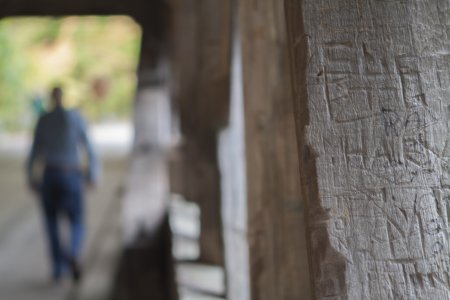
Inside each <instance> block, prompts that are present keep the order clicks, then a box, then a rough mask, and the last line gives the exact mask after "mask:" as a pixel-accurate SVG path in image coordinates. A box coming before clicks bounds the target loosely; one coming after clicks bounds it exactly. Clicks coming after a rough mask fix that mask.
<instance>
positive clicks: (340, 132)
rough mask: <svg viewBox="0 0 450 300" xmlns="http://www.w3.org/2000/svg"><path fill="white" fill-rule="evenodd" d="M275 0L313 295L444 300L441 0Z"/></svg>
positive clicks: (444, 25)
mask: <svg viewBox="0 0 450 300" xmlns="http://www.w3.org/2000/svg"><path fill="white" fill-rule="evenodd" d="M285 2H286V5H287V9H286V12H287V21H288V25H289V26H288V27H289V36H290V39H289V40H290V42H289V46H290V49H291V53H292V59H293V62H294V63H293V75H294V77H295V80H294V88H295V98H296V106H297V109H296V115H297V120H298V133H297V136H298V140H299V150H300V156H299V157H300V161H301V170H302V174H303V184H302V187H303V189H304V195H305V196H306V197H307V203H308V207H309V213H310V216H309V220H310V227H309V238H310V240H311V265H312V270H313V281H314V292H315V297H316V298H317V299H330V298H333V299H446V298H448V297H449V295H450V293H449V289H450V282H449V276H450V274H449V269H448V266H449V263H450V262H449V252H450V248H449V243H448V234H447V231H448V226H449V225H448V224H449V218H448V201H447V199H448V195H449V194H450V193H449V189H448V187H449V180H448V178H449V175H450V174H449V169H448V168H447V164H448V161H449V157H450V153H449V151H448V144H449V126H448V107H449V105H450V98H449V95H450V76H449V75H450V54H449V53H450V36H449V35H448V30H449V28H450V27H449V23H448V12H449V11H450V4H449V2H448V1H440V0H427V1H418V0H411V1H375V0H366V1H349V0H337V1H324V0H318V1H316V0H304V1H294V0H286V1H285Z"/></svg>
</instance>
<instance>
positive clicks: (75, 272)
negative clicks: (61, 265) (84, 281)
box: [69, 258, 82, 283]
mask: <svg viewBox="0 0 450 300" xmlns="http://www.w3.org/2000/svg"><path fill="white" fill-rule="evenodd" d="M69 265H70V271H71V272H72V279H73V282H74V283H79V282H80V281H81V277H82V271H81V266H80V263H79V262H78V261H77V260H76V259H74V258H70V259H69Z"/></svg>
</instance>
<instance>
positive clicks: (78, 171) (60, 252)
mask: <svg viewBox="0 0 450 300" xmlns="http://www.w3.org/2000/svg"><path fill="white" fill-rule="evenodd" d="M51 105H52V110H51V111H49V112H47V113H44V114H43V115H42V116H41V117H40V118H39V120H38V122H37V125H36V128H35V131H34V138H33V144H32V147H31V151H30V154H29V157H28V160H27V177H28V184H29V186H30V188H31V189H32V190H33V191H34V192H36V193H37V194H39V196H40V201H41V207H42V212H43V216H44V220H45V229H46V234H47V238H48V246H49V247H48V248H49V254H50V259H51V263H52V271H53V273H52V276H53V279H54V280H55V281H58V280H59V279H61V278H62V277H64V275H66V274H68V273H70V274H71V276H72V278H73V280H74V281H75V282H78V281H79V280H80V278H81V265H80V258H81V252H82V249H83V242H84V237H85V228H84V186H85V183H87V184H88V185H95V183H96V182H97V179H98V173H99V165H98V160H97V157H96V154H95V152H94V149H93V147H92V144H91V142H90V140H89V138H88V135H87V128H86V123H85V121H84V119H83V117H82V116H81V114H80V113H79V112H78V111H76V110H67V109H66V108H64V105H63V90H62V89H61V88H60V87H55V88H53V89H52V91H51ZM80 146H83V148H84V149H85V151H86V152H87V157H88V161H89V168H88V170H87V172H83V171H82V168H81V162H80V160H81V159H80V153H79V148H80ZM37 161H39V162H42V163H43V166H44V171H43V174H42V175H40V176H36V175H35V173H36V172H35V169H36V165H37V163H36V162H37ZM62 217H65V218H67V220H68V221H69V224H70V239H69V244H68V245H65V244H63V241H62V239H61V236H60V230H59V221H60V218H62Z"/></svg>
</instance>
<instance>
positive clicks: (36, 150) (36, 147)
mask: <svg viewBox="0 0 450 300" xmlns="http://www.w3.org/2000/svg"><path fill="white" fill-rule="evenodd" d="M41 149H42V117H40V118H39V120H38V122H37V124H36V128H35V130H34V134H33V142H32V145H31V149H30V153H29V154H28V159H27V162H26V173H27V174H26V175H27V180H28V185H29V186H30V188H31V189H32V190H34V191H38V182H37V180H36V179H35V178H34V177H33V167H34V163H35V161H36V158H37V157H38V156H39V155H40V154H41V152H42V151H41Z"/></svg>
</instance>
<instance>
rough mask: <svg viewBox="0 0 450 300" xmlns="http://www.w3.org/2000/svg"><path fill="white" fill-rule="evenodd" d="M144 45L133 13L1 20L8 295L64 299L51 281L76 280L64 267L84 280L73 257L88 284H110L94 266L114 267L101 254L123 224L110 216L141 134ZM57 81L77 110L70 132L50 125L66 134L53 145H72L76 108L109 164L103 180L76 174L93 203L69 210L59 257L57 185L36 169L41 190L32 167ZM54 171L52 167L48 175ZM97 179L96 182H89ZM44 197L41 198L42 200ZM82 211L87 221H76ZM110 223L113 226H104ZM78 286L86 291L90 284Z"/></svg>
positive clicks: (2, 249)
mask: <svg viewBox="0 0 450 300" xmlns="http://www.w3.org/2000/svg"><path fill="white" fill-rule="evenodd" d="M140 43H141V28H140V26H139V25H138V24H137V23H135V22H134V21H133V20H132V19H131V18H129V17H125V16H102V17H97V16H89V17H64V18H7V19H3V20H1V21H0V191H1V196H0V299H64V297H65V296H64V295H66V294H65V293H66V292H67V291H65V290H64V289H65V288H64V286H63V287H61V286H58V285H56V286H52V285H49V284H48V282H49V279H52V280H55V281H59V279H61V278H62V277H64V280H67V279H69V278H70V275H68V274H64V272H66V273H67V269H69V268H70V269H71V270H70V272H72V276H73V278H74V280H75V281H76V280H78V278H79V277H80V272H79V270H78V269H76V268H75V267H74V266H75V259H76V260H80V261H81V265H82V267H83V268H84V270H83V272H84V273H85V274H87V276H90V277H91V278H93V279H92V280H90V279H89V278H87V279H88V280H86V276H84V279H85V282H94V286H95V291H94V292H95V293H99V291H100V290H102V289H103V290H105V291H107V289H108V287H107V286H106V285H107V284H106V283H105V282H104V281H105V280H103V281H102V280H100V281H98V280H97V279H96V277H95V276H96V275H95V274H97V273H96V271H95V270H96V269H100V268H101V267H102V266H101V265H100V264H99V263H100V262H99V260H98V257H102V261H101V262H102V263H103V264H105V265H106V266H109V265H112V264H111V263H110V262H109V261H108V256H107V255H105V254H104V253H103V252H105V251H106V252H107V250H108V249H106V248H105V246H104V245H111V237H112V238H113V239H114V238H115V237H116V235H115V233H114V232H115V231H114V230H115V229H114V228H116V227H114V226H112V225H111V224H110V223H105V222H111V220H118V219H119V217H118V216H117V215H114V214H119V211H120V208H119V207H120V204H119V203H120V202H119V200H118V196H117V195H118V191H119V190H120V188H121V187H122V184H123V179H124V176H125V170H126V166H127V154H128V151H129V150H130V149H131V144H132V139H133V129H132V128H133V127H132V110H133V103H134V101H133V99H134V97H135V93H136V85H137V75H136V68H137V65H138V58H139V51H140ZM55 86H60V87H61V88H62V91H63V97H62V102H63V107H65V108H68V109H69V110H65V109H64V110H63V111H64V114H63V116H64V118H63V119H62V120H64V122H62V123H61V122H60V124H63V125H64V126H66V127H64V126H61V127H64V128H65V129H61V130H59V131H58V129H56V130H55V128H50V131H51V132H52V133H51V134H52V137H54V136H58V132H59V133H61V132H63V138H60V139H59V140H58V142H54V143H59V144H63V143H65V142H67V139H64V136H69V134H67V133H68V132H71V131H68V130H67V128H72V129H73V128H75V127H74V125H73V124H76V123H75V122H73V123H67V120H68V119H67V118H68V117H67V116H73V115H75V114H76V113H74V114H72V115H71V114H70V113H72V109H74V110H76V111H78V112H79V114H80V115H82V116H84V119H86V120H87V122H86V123H87V124H88V126H87V128H88V130H87V133H88V136H90V139H91V141H92V143H91V144H92V145H93V147H92V148H93V149H95V150H96V151H95V152H96V153H97V154H98V155H97V156H99V157H100V158H99V159H96V161H101V163H100V164H99V165H101V168H100V169H101V171H100V174H101V175H100V176H99V177H100V179H99V180H98V181H99V182H98V184H97V182H96V181H97V179H95V180H93V179H92V177H89V176H91V175H92V174H88V176H87V177H86V178H84V177H81V176H79V177H77V178H76V180H79V181H77V182H81V180H82V179H86V183H87V184H86V199H85V200H86V201H77V203H85V204H83V205H85V209H84V210H83V208H82V209H81V212H78V211H77V212H74V209H73V207H70V208H66V214H67V215H71V214H72V216H69V218H67V219H70V220H66V219H63V218H61V219H60V220H59V221H60V225H63V226H62V227H61V229H62V230H61V231H62V232H61V234H60V235H61V244H64V243H65V244H67V247H66V245H62V246H64V247H62V246H61V245H60V247H59V248H61V249H58V253H59V254H60V255H59V254H58V253H57V251H56V250H55V249H56V244H57V243H56V242H54V241H53V240H52V238H51V237H52V233H51V232H52V228H54V226H53V225H51V224H50V222H51V220H50V217H49V216H50V213H49V212H48V211H47V210H49V208H48V207H47V206H46V202H45V199H46V198H45V197H46V196H45V195H47V194H45V193H46V192H45V191H48V190H50V189H49V188H48V189H45V188H44V186H46V187H49V186H50V183H49V182H50V181H49V179H46V178H47V177H45V176H47V175H46V174H47V173H44V172H42V170H41V175H40V176H36V177H40V178H41V182H40V187H36V188H35V186H34V185H33V183H31V184H30V182H31V181H30V179H29V178H27V174H26V172H25V168H24V166H25V161H26V158H27V155H28V153H29V151H30V146H31V141H32V138H33V130H34V128H35V125H36V123H37V120H38V119H39V117H40V116H42V115H43V114H45V113H46V112H49V111H52V113H53V112H55V111H56V107H58V105H56V104H55V103H56V98H55V93H52V94H51V93H50V92H51V90H52V88H53V87H55ZM60 106H61V105H60ZM68 111H70V113H69V112H68ZM46 116H47V115H46ZM60 120H61V119H60ZM70 120H72V119H70ZM77 120H78V119H77ZM80 122H81V121H80ZM47 124H48V123H47ZM67 124H70V127H69V125H67ZM54 127H55V126H54ZM80 127H81V126H80ZM76 128H78V127H76ZM64 130H66V131H64ZM83 132H84V131H83ZM34 136H36V135H34ZM59 136H61V134H60V135H59ZM61 141H63V142H61ZM53 146H55V145H54V144H53ZM56 146H57V147H58V145H56ZM59 153H60V152H59ZM54 157H55V156H54ZM82 160H85V159H84V157H82ZM86 160H87V156H86ZM72 166H73V165H69V164H67V163H64V164H62V165H58V166H56V167H53V168H54V169H55V168H57V169H58V170H57V171H58V172H59V173H60V178H63V177H64V176H66V175H64V174H66V173H69V172H72V169H71V167H72ZM49 169H50V167H48V166H47V167H46V169H45V172H47V171H48V170H49ZM80 170H81V171H83V172H84V171H85V170H84V169H83V168H81V169H80V168H79V166H77V168H76V170H75V171H74V172H79V171H80ZM38 171H39V170H38ZM49 172H50V171H49ZM43 173H44V175H42V174H43ZM86 173H89V172H86ZM28 174H29V173H28ZM61 174H62V175H61ZM70 174H75V173H70ZM76 174H77V175H79V174H81V173H76ZM28 177H30V176H28ZM88 177H89V178H88ZM42 178H44V179H42ZM64 178H65V177H64ZM78 178H81V179H78ZM27 179H28V181H27ZM46 180H47V181H48V182H47V183H46ZM71 180H72V179H71ZM73 180H75V179H73ZM73 180H72V181H70V182H72V183H73V182H74V181H73ZM70 182H69V183H68V184H72V183H70ZM27 183H28V185H27ZM91 183H94V184H93V185H94V187H93V188H92V189H88V188H87V187H89V186H90V184H91ZM80 186H81V185H80ZM82 189H84V188H81V190H82ZM52 191H53V190H52ZM59 192H60V191H59V190H58V193H59ZM72 192H73V191H72ZM52 193H53V192H52ZM61 193H62V192H61ZM81 193H83V191H82V192H81ZM41 194H42V195H44V196H42V199H43V200H42V201H39V200H41ZM66 194H67V193H66ZM72 194H73V193H72ZM47 196H48V195H47ZM52 197H53V196H52ZM58 197H59V196H58ZM64 199H66V200H67V197H65V198H64ZM66 200H64V201H66ZM64 203H65V202H64ZM44 211H45V213H44ZM83 211H84V212H83ZM76 218H78V219H81V220H82V221H80V222H79V221H76V220H75V221H74V219H76ZM49 224H50V225H49ZM74 224H75V225H74ZM78 225H80V226H79V227H80V228H81V229H80V228H77V227H76V226H78ZM108 228H112V231H107V230H105V229H108ZM108 232H112V233H111V234H109V235H108ZM105 239H106V240H108V241H109V244H108V243H105ZM69 240H70V242H69ZM48 241H51V243H50V242H48ZM117 243H118V242H117ZM117 243H116V244H117ZM69 244H70V246H69ZM63 248H64V249H63ZM117 248H118V246H117ZM105 249H106V250H105ZM109 252H111V251H109ZM109 252H108V253H109ZM55 253H56V254H55ZM57 254H58V255H57ZM61 257H63V258H64V259H63V258H61ZM105 272H108V271H105ZM111 272H112V271H111ZM102 274H103V273H102ZM97 277H98V276H97ZM79 291H80V293H83V288H80V289H79ZM50 296H51V297H50Z"/></svg>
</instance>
